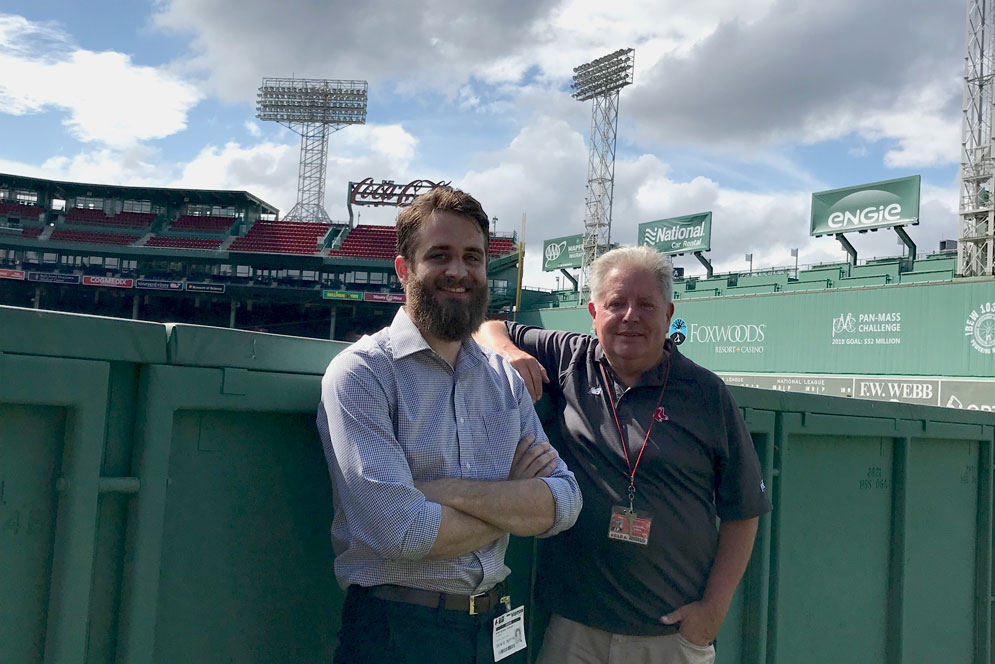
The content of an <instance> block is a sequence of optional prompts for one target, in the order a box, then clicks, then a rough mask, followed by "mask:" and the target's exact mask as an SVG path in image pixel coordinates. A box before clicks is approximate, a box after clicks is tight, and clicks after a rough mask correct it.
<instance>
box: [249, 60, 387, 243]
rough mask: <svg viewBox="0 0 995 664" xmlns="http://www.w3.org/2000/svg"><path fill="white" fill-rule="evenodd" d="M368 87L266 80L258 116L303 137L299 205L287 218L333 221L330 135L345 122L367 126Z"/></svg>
mask: <svg viewBox="0 0 995 664" xmlns="http://www.w3.org/2000/svg"><path fill="white" fill-rule="evenodd" d="M366 91H367V84H366V81H337V80H325V79H307V78H264V79H263V84H262V85H261V86H260V87H259V93H258V94H257V95H256V98H257V100H256V117H257V118H259V119H260V120H272V121H274V122H279V123H280V124H282V125H283V126H285V127H287V128H289V129H290V130H291V131H293V132H295V133H298V134H300V136H301V162H300V170H299V171H298V175H297V203H296V204H295V205H294V207H293V208H292V209H291V210H290V212H288V213H287V214H286V215H284V219H294V220H296V221H310V222H325V223H328V222H329V221H330V219H329V218H328V213H327V212H325V170H326V160H327V158H328V135H329V134H331V133H334V132H336V131H338V130H339V129H342V128H343V127H345V126H346V125H351V124H366Z"/></svg>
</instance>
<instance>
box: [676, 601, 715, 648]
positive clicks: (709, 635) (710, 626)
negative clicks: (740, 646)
mask: <svg viewBox="0 0 995 664" xmlns="http://www.w3.org/2000/svg"><path fill="white" fill-rule="evenodd" d="M724 619H725V612H723V611H717V610H715V609H713V608H712V607H710V606H709V605H708V604H706V603H705V602H691V603H690V604H685V605H684V606H682V607H680V608H678V609H676V610H675V611H672V612H671V613H668V614H667V615H665V616H663V617H662V618H660V622H662V623H663V624H664V625H675V624H677V623H680V626H681V629H680V632H681V636H683V637H684V638H685V639H687V640H688V641H690V642H691V643H693V644H695V645H696V646H707V645H711V644H712V643H713V642H714V641H715V637H716V636H718V634H719V628H720V627H722V621H723V620H724Z"/></svg>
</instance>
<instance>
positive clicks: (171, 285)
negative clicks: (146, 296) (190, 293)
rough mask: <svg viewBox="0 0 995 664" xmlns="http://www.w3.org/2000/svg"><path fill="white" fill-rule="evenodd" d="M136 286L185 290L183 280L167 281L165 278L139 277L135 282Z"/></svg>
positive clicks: (165, 289)
mask: <svg viewBox="0 0 995 664" xmlns="http://www.w3.org/2000/svg"><path fill="white" fill-rule="evenodd" d="M135 288H143V289H145V290H164V291H178V290H183V282H182V281H167V280H165V279H139V280H138V281H136V282H135Z"/></svg>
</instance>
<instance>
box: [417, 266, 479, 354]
mask: <svg viewBox="0 0 995 664" xmlns="http://www.w3.org/2000/svg"><path fill="white" fill-rule="evenodd" d="M453 286H463V287H464V288H466V289H467V292H468V293H469V294H470V297H469V298H468V299H467V301H465V302H461V301H459V300H458V299H453V298H447V297H440V296H439V293H438V292H439V290H440V289H442V288H452V287H453ZM488 295H489V293H488V290H487V283H486V282H484V283H480V282H477V281H475V280H471V279H464V280H463V281H461V282H459V283H457V282H455V281H449V280H443V279H440V280H439V281H437V282H436V283H435V284H434V286H431V287H430V286H427V285H426V284H425V282H424V281H422V280H421V279H419V278H417V277H415V276H413V275H412V277H411V279H410V280H409V281H408V288H407V292H406V296H407V303H406V304H405V308H406V309H407V311H408V315H409V316H410V317H411V320H412V321H413V322H414V324H415V325H416V326H418V329H419V330H422V332H427V333H428V334H431V335H432V336H434V337H437V338H439V339H442V340H443V341H465V340H466V339H469V338H470V335H472V334H473V333H474V332H476V331H477V328H478V327H480V324H481V323H483V322H484V319H485V317H486V314H487V300H488Z"/></svg>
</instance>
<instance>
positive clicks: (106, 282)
mask: <svg viewBox="0 0 995 664" xmlns="http://www.w3.org/2000/svg"><path fill="white" fill-rule="evenodd" d="M83 285H84V286H109V287H111V288H133V287H134V285H135V280H134V279H122V278H120V277H88V276H84V277H83Z"/></svg>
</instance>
